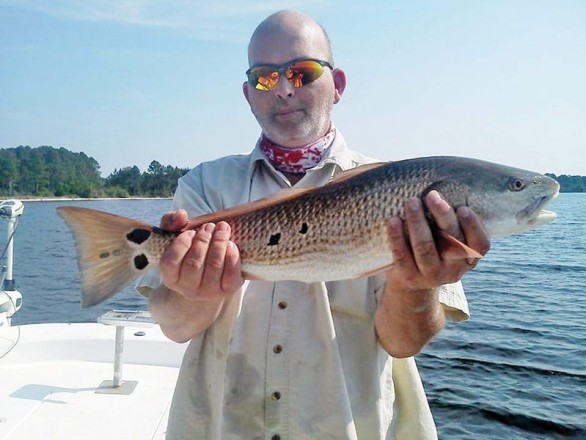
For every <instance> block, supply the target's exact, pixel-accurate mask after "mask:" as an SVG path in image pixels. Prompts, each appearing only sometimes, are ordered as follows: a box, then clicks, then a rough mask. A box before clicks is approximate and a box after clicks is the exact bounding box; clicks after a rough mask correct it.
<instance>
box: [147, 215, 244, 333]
mask: <svg viewBox="0 0 586 440" xmlns="http://www.w3.org/2000/svg"><path fill="white" fill-rule="evenodd" d="M187 221H188V217H187V213H186V212H185V211H184V210H179V211H177V212H169V213H167V214H165V215H164V216H163V218H162V220H161V228H163V229H166V230H169V231H177V230H180V229H181V228H183V227H184V226H185V225H186V224H187ZM230 234H231V231H230V226H229V225H228V223H226V222H219V223H218V224H217V225H214V224H212V223H206V224H204V225H202V226H201V227H200V228H199V229H198V230H197V231H185V232H183V233H181V234H179V235H178V236H177V237H176V238H175V239H174V240H173V242H172V243H171V245H170V246H169V248H168V249H167V250H166V251H165V252H164V253H163V256H162V257H161V261H160V270H161V275H162V278H163V284H162V285H161V286H159V287H158V288H157V289H155V290H154V291H153V292H152V293H151V294H150V295H149V308H150V310H151V313H152V315H153V317H154V318H155V320H156V321H157V323H158V324H159V325H160V326H161V329H162V330H163V332H164V333H165V335H167V337H169V338H170V339H172V340H174V341H176V342H185V341H188V340H190V339H192V338H194V337H196V336H198V335H199V334H201V333H202V332H203V331H205V330H206V329H207V328H208V327H209V326H210V325H212V324H213V323H214V321H215V320H216V318H217V317H218V315H219V314H220V312H221V310H222V307H223V305H224V301H225V299H226V298H227V297H228V296H229V295H231V294H233V293H235V292H236V291H237V290H238V288H240V286H242V284H243V283H244V279H243V278H242V274H241V269H240V253H239V252H238V248H237V247H236V245H235V244H234V243H233V242H232V241H230Z"/></svg>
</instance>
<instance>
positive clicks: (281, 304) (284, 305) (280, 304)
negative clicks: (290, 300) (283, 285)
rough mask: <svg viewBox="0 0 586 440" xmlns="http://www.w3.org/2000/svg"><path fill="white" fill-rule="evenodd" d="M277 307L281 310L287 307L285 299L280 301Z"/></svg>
mask: <svg viewBox="0 0 586 440" xmlns="http://www.w3.org/2000/svg"><path fill="white" fill-rule="evenodd" d="M279 308H280V309H281V310H285V309H286V308H287V301H281V302H280V303H279Z"/></svg>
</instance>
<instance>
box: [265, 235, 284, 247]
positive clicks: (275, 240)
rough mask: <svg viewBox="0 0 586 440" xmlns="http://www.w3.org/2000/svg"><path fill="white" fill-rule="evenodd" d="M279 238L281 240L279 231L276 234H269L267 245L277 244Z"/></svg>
mask: <svg viewBox="0 0 586 440" xmlns="http://www.w3.org/2000/svg"><path fill="white" fill-rule="evenodd" d="M280 240H281V233H280V232H277V233H276V234H274V235H271V239H270V240H269V244H268V246H275V245H277V244H279V241H280Z"/></svg>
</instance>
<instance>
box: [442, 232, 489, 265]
mask: <svg viewBox="0 0 586 440" xmlns="http://www.w3.org/2000/svg"><path fill="white" fill-rule="evenodd" d="M438 249H439V252H440V255H441V257H442V258H443V259H444V260H464V259H466V258H482V257H483V255H482V254H480V253H479V252H477V251H475V250H474V249H472V248H471V247H470V246H468V245H466V244H464V243H462V242H461V241H460V240H458V239H457V238H456V237H454V236H452V235H450V234H448V233H446V232H444V231H439V233H438Z"/></svg>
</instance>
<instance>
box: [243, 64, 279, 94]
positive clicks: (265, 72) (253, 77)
mask: <svg viewBox="0 0 586 440" xmlns="http://www.w3.org/2000/svg"><path fill="white" fill-rule="evenodd" d="M248 82H249V83H250V84H251V85H252V86H254V87H255V88H256V89H257V90H262V91H264V92H268V91H269V90H274V89H275V88H276V87H277V83H278V82H279V72H277V71H276V70H275V69H273V68H270V67H263V66H258V67H255V68H253V69H250V71H249V72H248Z"/></svg>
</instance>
